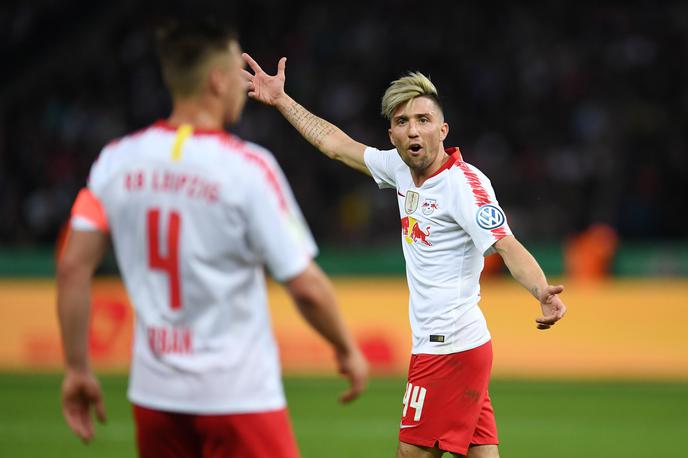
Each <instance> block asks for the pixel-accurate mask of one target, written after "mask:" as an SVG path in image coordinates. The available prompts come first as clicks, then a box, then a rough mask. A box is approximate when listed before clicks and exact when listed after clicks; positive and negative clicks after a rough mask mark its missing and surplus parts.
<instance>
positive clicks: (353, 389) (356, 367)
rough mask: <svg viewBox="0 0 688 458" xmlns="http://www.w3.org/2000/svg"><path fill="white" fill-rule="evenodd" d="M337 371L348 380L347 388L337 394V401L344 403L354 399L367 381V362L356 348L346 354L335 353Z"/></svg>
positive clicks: (363, 388)
mask: <svg viewBox="0 0 688 458" xmlns="http://www.w3.org/2000/svg"><path fill="white" fill-rule="evenodd" d="M337 365H338V366H339V373H340V374H342V375H343V376H344V377H346V378H347V379H348V380H349V385H350V386H349V389H348V390H346V391H345V392H344V393H342V394H341V395H340V396H339V402H341V403H343V404H346V403H348V402H351V401H353V400H354V399H356V398H357V397H358V396H360V394H361V393H362V392H363V391H364V390H365V388H366V384H367V383H368V362H367V361H366V359H365V357H364V356H363V354H362V353H361V352H360V351H359V350H358V349H356V350H355V351H352V352H350V353H347V354H337Z"/></svg>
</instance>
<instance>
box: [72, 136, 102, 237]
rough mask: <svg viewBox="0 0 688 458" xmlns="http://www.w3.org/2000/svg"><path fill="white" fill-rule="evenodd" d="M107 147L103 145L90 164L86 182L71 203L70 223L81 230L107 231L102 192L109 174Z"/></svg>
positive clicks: (73, 227)
mask: <svg viewBox="0 0 688 458" xmlns="http://www.w3.org/2000/svg"><path fill="white" fill-rule="evenodd" d="M109 156H110V155H109V154H108V148H107V147H105V148H104V149H103V151H101V152H100V155H99V156H98V158H97V159H96V161H95V162H94V163H93V165H92V166H91V170H90V172H89V175H88V184H87V186H86V187H85V188H83V189H81V190H80V191H79V194H77V196H76V199H75V200H74V204H73V205H72V211H71V219H70V225H71V227H72V229H76V230H83V231H96V230H98V231H101V232H105V233H107V232H109V224H108V220H107V215H106V213H105V208H104V207H103V204H102V193H103V191H104V188H105V185H106V182H107V180H108V177H109V175H110V170H109V169H110V167H109V166H108V163H109V159H108V158H109Z"/></svg>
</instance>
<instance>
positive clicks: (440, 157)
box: [411, 143, 447, 186]
mask: <svg viewBox="0 0 688 458" xmlns="http://www.w3.org/2000/svg"><path fill="white" fill-rule="evenodd" d="M446 161H447V155H446V154H445V153H444V144H443V143H440V147H439V150H438V151H437V154H436V155H435V159H434V160H433V161H432V162H431V163H430V164H429V165H428V166H427V167H425V168H424V169H422V170H418V169H411V178H413V183H414V184H415V185H416V186H421V185H422V184H423V183H425V180H427V179H428V178H430V177H431V176H433V175H434V174H435V173H436V172H437V171H438V170H439V169H440V168H441V167H442V166H443V165H444V163H445V162H446Z"/></svg>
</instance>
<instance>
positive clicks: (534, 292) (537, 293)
mask: <svg viewBox="0 0 688 458" xmlns="http://www.w3.org/2000/svg"><path fill="white" fill-rule="evenodd" d="M530 294H532V295H533V296H535V298H536V299H537V300H540V288H538V287H537V286H533V287H532V288H530Z"/></svg>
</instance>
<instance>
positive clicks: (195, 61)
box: [156, 18, 237, 97]
mask: <svg viewBox="0 0 688 458" xmlns="http://www.w3.org/2000/svg"><path fill="white" fill-rule="evenodd" d="M233 40H237V35H236V32H235V31H234V29H233V28H232V27H231V26H229V25H227V24H222V23H219V22H218V21H216V20H214V19H212V18H203V19H192V20H184V21H180V20H168V21H167V22H166V23H164V24H163V25H161V26H158V28H157V30H156V42H157V50H158V56H159V58H160V67H161V71H162V77H163V80H164V81H165V84H166V85H167V88H168V89H169V90H170V92H171V93H172V95H173V96H181V97H187V96H192V95H195V94H196V93H198V91H199V90H200V89H201V88H202V85H203V83H204V81H203V80H204V77H205V73H204V70H205V64H207V63H208V61H209V59H211V58H212V57H214V56H215V55H217V54H220V53H223V52H227V49H228V45H229V43H230V42H231V41H233Z"/></svg>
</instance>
